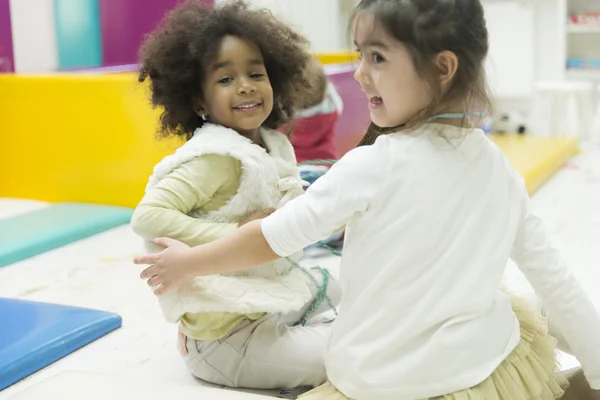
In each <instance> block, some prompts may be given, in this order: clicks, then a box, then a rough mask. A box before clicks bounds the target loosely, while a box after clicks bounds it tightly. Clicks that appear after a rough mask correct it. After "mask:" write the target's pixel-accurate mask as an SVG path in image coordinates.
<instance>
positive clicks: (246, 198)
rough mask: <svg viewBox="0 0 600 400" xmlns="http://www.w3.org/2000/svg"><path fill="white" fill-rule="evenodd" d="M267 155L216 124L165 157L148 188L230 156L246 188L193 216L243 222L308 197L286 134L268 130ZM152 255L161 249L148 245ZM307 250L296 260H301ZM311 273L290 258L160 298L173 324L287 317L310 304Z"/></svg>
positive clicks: (194, 283)
mask: <svg viewBox="0 0 600 400" xmlns="http://www.w3.org/2000/svg"><path fill="white" fill-rule="evenodd" d="M261 137H262V140H263V143H264V144H265V146H266V147H267V148H268V149H269V152H267V151H266V150H265V149H263V148H262V147H260V146H258V145H256V144H254V143H253V142H252V141H251V140H249V139H247V138H245V137H243V136H241V135H240V134H238V133H237V132H235V131H233V130H231V129H228V128H225V127H222V126H219V125H213V124H205V125H204V126H203V127H202V128H200V129H198V130H196V132H195V133H194V136H193V137H192V139H190V140H189V141H188V142H187V143H185V144H184V145H183V146H181V147H180V148H178V149H177V150H176V151H175V153H174V154H172V155H170V156H167V157H165V158H164V159H163V160H162V161H161V162H159V163H158V164H157V165H156V167H155V168H154V173H153V175H152V176H151V177H150V180H149V182H148V186H147V187H146V190H148V189H150V188H152V187H153V186H154V185H156V183H157V182H159V181H160V180H161V179H162V178H163V177H165V176H166V175H167V174H169V173H170V172H171V171H172V170H173V169H175V168H176V167H177V166H179V165H181V164H182V163H185V162H186V161H189V160H191V159H193V158H194V157H198V156H202V155H205V154H221V155H228V156H231V157H234V158H236V159H238V160H239V161H240V163H241V165H242V176H241V179H240V186H239V189H238V191H237V193H236V194H235V196H233V197H232V198H231V199H230V200H229V202H228V203H227V204H225V205H224V206H223V207H221V208H220V209H219V210H217V211H211V212H208V213H205V214H204V213H195V214H192V215H190V216H192V217H195V218H204V219H209V220H212V221H215V222H239V221H241V220H242V219H243V218H244V217H246V216H247V215H248V214H251V213H253V212H256V211H260V210H264V209H267V208H280V207H282V206H283V205H285V203H286V202H288V201H289V200H291V199H293V198H295V197H297V196H298V195H300V194H302V193H303V188H302V187H303V184H304V182H303V181H302V180H301V179H300V177H299V172H298V169H297V167H296V157H295V155H294V149H293V148H292V145H291V143H290V142H289V140H288V139H287V138H286V137H285V136H284V135H283V134H281V133H279V132H276V131H273V130H267V129H263V130H262V131H261ZM146 247H147V249H148V251H150V252H155V251H158V250H160V249H159V248H158V247H157V246H156V245H155V244H153V243H151V242H146ZM301 255H302V252H299V253H298V254H295V255H294V256H292V257H290V259H293V260H294V261H297V260H299V258H300V256H301ZM310 284H311V282H310V280H309V278H308V277H307V275H306V274H305V273H304V272H303V271H301V270H299V269H298V268H294V267H293V266H292V264H291V263H290V262H289V261H288V260H286V259H279V260H276V261H273V262H269V263H267V264H263V265H259V266H256V267H254V268H251V269H247V270H244V271H236V272H234V273H229V274H220V275H211V276H203V277H196V278H194V279H193V280H192V281H191V282H190V283H189V284H187V285H184V286H182V287H180V288H179V289H177V290H174V291H171V292H168V293H166V294H164V295H162V296H159V303H160V306H161V308H162V311H163V314H164V316H165V318H166V319H167V320H168V321H171V322H175V321H177V320H178V319H179V318H180V317H181V316H182V315H183V314H184V313H202V312H230V313H238V314H248V313H256V312H268V313H287V312H290V311H295V310H299V309H300V308H302V306H304V304H305V303H306V302H307V301H308V300H310V298H311V293H310V289H309V285H310Z"/></svg>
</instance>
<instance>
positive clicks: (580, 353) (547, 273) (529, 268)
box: [512, 194, 600, 390]
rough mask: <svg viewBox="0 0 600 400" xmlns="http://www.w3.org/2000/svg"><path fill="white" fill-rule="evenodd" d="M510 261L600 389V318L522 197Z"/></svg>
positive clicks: (589, 376) (539, 221)
mask: <svg viewBox="0 0 600 400" xmlns="http://www.w3.org/2000/svg"><path fill="white" fill-rule="evenodd" d="M512 259H513V260H514V261H515V262H516V264H517V266H518V267H519V269H521V271H523V273H524V275H525V276H526V277H527V279H528V280H529V282H530V283H531V285H532V286H533V288H534V289H535V291H536V294H537V295H538V296H539V297H540V298H541V300H542V301H543V302H544V304H545V306H546V308H547V310H548V312H549V314H550V315H551V318H552V319H553V320H554V321H555V322H556V323H557V324H558V325H559V326H560V331H561V333H562V336H563V337H564V339H565V340H566V341H567V345H568V346H569V348H570V349H571V350H572V352H573V353H574V354H573V355H575V356H576V357H577V358H578V359H579V361H580V362H581V364H582V366H583V370H584V373H585V374H586V377H587V379H588V381H589V382H590V386H591V387H592V388H593V389H596V390H598V389H600V339H599V338H600V336H599V335H600V316H599V315H598V311H597V310H596V308H595V307H594V304H593V303H592V302H591V301H590V299H589V298H588V296H587V295H586V294H585V292H584V291H583V288H582V287H581V285H580V284H579V282H578V281H577V279H576V278H575V277H574V276H573V274H572V273H571V272H570V271H569V269H568V267H567V265H566V263H565V261H564V260H563V258H562V256H561V255H560V253H559V251H558V250H557V249H556V248H555V247H554V246H553V245H552V243H551V240H550V236H549V234H548V233H547V232H546V230H545V229H544V227H543V224H542V222H541V220H540V219H539V218H538V217H537V216H536V215H535V214H534V213H533V212H532V210H531V203H530V200H529V198H528V197H527V195H526V194H523V215H522V219H521V223H520V227H519V231H518V234H517V238H516V242H515V244H514V246H513V250H512Z"/></svg>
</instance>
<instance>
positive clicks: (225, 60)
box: [198, 36, 273, 140]
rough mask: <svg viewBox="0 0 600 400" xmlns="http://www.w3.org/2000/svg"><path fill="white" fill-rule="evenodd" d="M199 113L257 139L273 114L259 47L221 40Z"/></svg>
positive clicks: (235, 40) (226, 39)
mask: <svg viewBox="0 0 600 400" xmlns="http://www.w3.org/2000/svg"><path fill="white" fill-rule="evenodd" d="M202 92H203V94H204V99H203V101H202V102H201V107H200V110H198V111H200V112H204V114H205V115H206V117H207V120H208V121H210V122H212V123H215V124H219V125H223V126H225V127H228V128H231V129H234V130H236V131H237V132H239V133H240V134H242V135H244V136H246V137H248V138H251V139H253V140H256V139H258V138H257V136H256V134H257V132H258V129H259V128H260V127H261V125H262V124H263V123H264V122H265V120H266V119H267V117H268V116H269V114H271V111H272V110H273V89H272V87H271V83H270V82H269V77H268V75H267V71H266V69H265V65H264V63H263V58H262V55H261V52H260V50H259V49H258V47H257V46H256V45H255V44H254V43H252V42H249V41H247V40H244V39H240V38H238V37H235V36H225V37H223V39H222V40H221V43H220V45H219V49H218V51H217V53H216V55H215V57H214V60H213V62H212V63H210V65H209V66H208V69H207V73H206V76H205V78H204V82H203V84H202Z"/></svg>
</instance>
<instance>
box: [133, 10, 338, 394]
mask: <svg viewBox="0 0 600 400" xmlns="http://www.w3.org/2000/svg"><path fill="white" fill-rule="evenodd" d="M306 45H307V43H306V40H305V39H304V38H303V37H301V36H299V35H298V34H296V33H295V32H294V31H292V30H291V29H290V28H288V27H286V26H285V25H284V24H282V23H281V22H279V21H277V20H276V19H274V18H273V16H272V15H271V14H270V13H268V12H266V11H260V10H256V11H254V10H250V9H249V8H248V6H247V5H246V4H245V3H244V2H242V1H234V2H231V3H227V4H225V5H222V6H220V7H217V8H212V7H207V6H205V5H203V4H202V2H201V1H199V0H195V1H190V2H187V3H185V4H183V5H181V6H179V7H178V8H177V9H175V10H174V11H172V12H170V13H169V14H168V15H167V16H166V18H165V20H164V21H163V23H162V25H160V27H159V28H158V29H157V30H156V31H155V32H154V33H153V34H151V35H150V36H149V37H148V38H147V39H146V41H145V43H144V45H143V47H142V50H141V54H142V57H141V58H142V60H141V70H140V73H139V79H140V81H145V80H149V81H150V89H151V93H152V104H153V105H154V106H159V107H161V108H163V113H162V115H161V123H162V125H161V134H162V136H168V135H176V136H180V137H183V138H185V139H187V142H186V143H185V144H183V145H182V146H181V147H180V148H179V149H177V151H176V152H175V153H174V154H173V155H171V156H168V157H165V158H164V159H163V160H162V161H161V162H159V163H158V165H157V166H156V167H155V169H154V173H153V175H152V176H151V177H150V180H149V183H148V186H147V188H146V194H145V196H144V198H143V199H142V200H141V202H140V204H139V205H138V207H137V208H136V210H135V213H134V215H133V219H132V227H133V230H134V231H135V232H136V233H137V234H138V235H140V236H142V237H143V238H144V239H146V241H147V242H146V243H147V245H148V248H149V250H150V251H155V250H156V249H157V248H159V247H157V246H156V245H155V244H153V240H154V239H156V238H157V237H161V236H170V237H174V238H177V239H179V240H181V241H182V242H183V243H186V244H187V245H190V246H194V245H199V244H204V243H209V242H212V241H214V240H217V239H219V238H222V237H226V236H229V235H231V234H233V233H234V232H235V231H236V230H238V229H239V228H240V227H242V226H243V225H245V224H247V223H249V222H250V221H252V220H256V219H258V218H262V217H264V216H266V215H268V214H269V213H271V212H272V211H273V210H274V209H276V208H279V207H281V206H283V205H284V204H285V203H286V202H288V201H290V200H291V199H293V198H295V197H296V196H298V195H300V194H302V193H303V189H302V186H303V181H302V180H301V179H300V178H299V172H298V169H297V167H296V158H295V156H294V151H293V148H292V145H291V144H290V142H289V140H288V138H287V137H286V136H285V135H284V134H282V133H279V132H276V131H275V130H274V129H275V128H278V127H279V126H281V125H282V124H285V123H287V122H288V121H289V119H290V118H291V117H292V115H293V110H295V109H297V108H298V107H299V106H298V100H297V99H298V97H300V96H302V95H303V93H305V92H307V91H310V90H313V88H312V86H311V85H310V84H309V81H308V78H307V71H308V67H309V65H310V64H309V63H310V60H311V57H310V55H309V54H308V53H307V50H306ZM304 96H306V95H304ZM159 244H161V242H159ZM301 255H302V251H301V250H299V251H297V252H294V254H290V255H288V256H286V257H285V258H278V259H273V260H269V261H268V262H265V263H257V264H255V265H254V266H253V268H252V269H250V270H244V271H230V272H228V273H224V274H214V275H211V276H202V277H190V279H188V281H187V282H186V284H185V285H182V286H181V287H180V288H179V290H177V291H174V292H171V293H169V294H168V295H165V296H161V297H160V299H159V300H160V306H161V308H162V310H163V313H164V315H165V317H166V319H167V320H168V321H171V322H178V323H179V329H180V334H179V341H180V342H179V346H180V351H181V353H182V355H183V357H184V359H185V361H186V364H187V366H188V368H189V369H190V371H191V372H192V374H194V375H195V376H196V377H198V378H201V379H203V380H205V381H209V382H212V383H215V384H220V385H226V386H231V387H249V388H259V389H271V388H281V387H287V388H293V387H296V386H316V385H319V384H321V383H323V382H324V381H325V380H326V375H325V369H324V363H323V353H324V350H325V345H326V343H327V340H328V337H329V332H330V329H331V325H330V324H311V323H308V324H307V325H306V326H304V325H305V324H306V322H307V320H308V318H309V317H313V316H316V315H318V314H320V313H321V312H322V311H325V310H328V309H330V308H332V307H334V305H335V304H334V303H337V302H338V301H339V298H340V293H341V292H340V290H339V287H338V286H337V282H336V281H335V280H334V279H333V278H332V277H331V276H330V275H329V273H328V271H326V270H323V269H314V270H305V269H303V268H300V267H299V266H298V264H297V262H298V260H299V258H300V256H301ZM151 286H154V285H151Z"/></svg>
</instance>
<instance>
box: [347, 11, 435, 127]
mask: <svg viewBox="0 0 600 400" xmlns="http://www.w3.org/2000/svg"><path fill="white" fill-rule="evenodd" d="M354 42H355V44H356V47H357V49H358V51H359V52H360V54H361V60H360V65H359V67H358V69H357V70H356V72H355V74H354V79H356V81H357V82H358V83H359V84H360V86H361V88H362V90H363V92H364V93H365V94H366V95H367V97H368V99H369V110H370V113H371V120H372V121H373V123H375V125H377V126H380V127H394V126H398V125H401V124H404V123H406V122H407V121H408V120H409V119H410V118H412V117H414V116H415V115H416V114H417V113H419V112H420V111H421V110H423V109H424V108H426V107H427V105H428V104H429V103H430V102H431V99H432V97H431V95H430V89H429V87H428V85H427V84H426V83H425V81H424V80H423V79H422V78H421V77H420V76H419V75H418V74H417V71H416V69H415V65H414V61H413V59H412V56H411V54H410V53H409V51H408V49H407V48H406V46H405V45H404V44H402V42H400V41H398V40H396V39H394V38H393V37H391V36H390V35H389V34H387V33H386V32H385V31H384V30H383V29H382V27H381V26H379V24H378V23H377V21H376V19H375V17H374V16H373V14H371V13H369V12H362V13H361V14H360V15H359V16H357V18H356V20H355V23H354Z"/></svg>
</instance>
